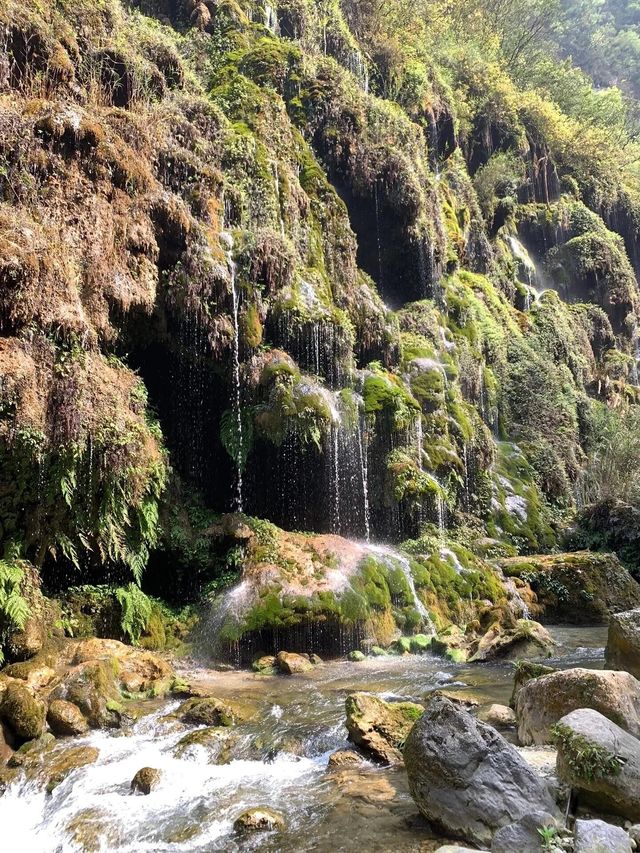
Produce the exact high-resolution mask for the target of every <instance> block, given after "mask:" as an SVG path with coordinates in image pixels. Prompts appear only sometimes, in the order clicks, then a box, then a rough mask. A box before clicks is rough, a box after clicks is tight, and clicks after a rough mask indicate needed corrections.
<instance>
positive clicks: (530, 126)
mask: <svg viewBox="0 0 640 853" xmlns="http://www.w3.org/2000/svg"><path fill="white" fill-rule="evenodd" d="M356 13H357V4H350V3H348V2H345V3H343V4H342V5H341V4H339V3H338V2H335V0H331V2H324V3H322V4H321V3H314V2H311V0H286V2H283V3H281V4H280V5H279V6H278V7H277V8H271V7H268V6H266V7H265V6H262V5H261V4H258V3H253V2H221V3H215V4H214V3H211V2H208V0H207V2H202V3H196V2H195V0H189V2H180V0H174V2H167V3H151V2H145V3H130V4H128V3H124V2H119V0H100V2H89V0H81V2H75V3H70V2H66V0H65V1H64V2H58V3H53V2H48V0H44V2H37V3H36V2H31V0H27V2H21V3H14V2H11V0H9V2H7V0H4V2H3V3H1V4H0V23H1V33H2V40H1V47H2V54H1V56H0V90H1V94H0V123H1V131H0V199H1V204H0V367H1V370H0V374H1V381H0V524H1V527H0V536H1V538H2V540H3V542H4V543H5V544H7V543H9V542H11V543H13V544H14V545H17V546H19V548H20V551H21V553H22V554H23V556H24V557H26V558H28V559H29V560H31V561H32V562H34V563H35V564H37V565H38V566H39V567H43V566H44V567H45V569H46V571H48V572H49V573H50V574H51V576H57V577H60V576H62V575H64V574H65V573H66V574H67V575H70V576H71V577H74V578H76V579H85V578H87V577H91V578H96V577H102V576H103V575H106V576H113V573H115V576H123V575H126V574H127V573H128V572H129V571H131V570H132V571H133V572H134V574H135V575H136V576H139V575H140V573H141V572H142V570H143V569H144V567H145V565H146V562H147V559H148V555H149V551H150V550H153V549H154V548H156V547H157V545H158V537H159V533H160V529H159V516H160V514H161V504H162V501H163V500H165V503H166V504H170V508H168V509H167V508H165V511H164V513H163V516H164V517H165V519H166V523H165V527H164V536H163V542H164V545H163V547H164V548H168V547H169V545H167V541H168V540H171V542H170V547H171V548H177V547H178V546H177V545H176V544H175V541H174V540H175V538H176V537H175V536H173V534H172V532H171V531H172V529H173V528H175V526H176V524H177V522H176V521H175V519H176V518H180V517H181V512H182V510H181V501H183V500H184V497H185V495H189V496H192V495H193V494H194V493H198V494H199V495H200V499H201V500H202V502H203V503H204V504H205V505H206V506H207V507H209V508H211V509H212V510H214V511H217V512H221V511H226V510H229V509H232V508H241V509H243V510H245V511H246V512H247V513H249V514H251V515H255V516H260V517H264V518H268V519H270V520H271V521H273V522H275V523H277V524H279V525H280V526H282V527H285V528H287V529H290V530H293V529H309V530H314V531H316V532H321V533H322V532H333V533H340V534H343V535H346V536H352V537H356V538H364V537H365V536H371V537H372V538H384V539H395V540H404V539H408V538H412V539H418V538H419V537H420V536H421V535H424V534H425V533H426V534H431V535H432V536H433V537H435V538H437V537H440V538H441V539H442V538H443V536H444V530H445V528H450V529H451V531H457V533H456V534H455V535H460V536H462V537H463V538H464V539H465V541H467V542H476V543H477V547H478V549H481V548H482V547H495V548H498V549H499V548H500V547H502V549H503V550H505V549H506V550H507V551H508V552H510V553H514V552H516V551H522V552H529V551H536V550H547V549H549V548H550V547H552V546H553V545H554V543H555V541H556V532H557V531H556V529H555V525H554V524H552V520H553V518H554V516H555V515H557V513H558V510H559V509H562V510H564V509H566V508H567V507H570V506H571V504H572V501H573V487H574V484H575V482H576V480H577V479H578V477H579V474H580V470H581V466H582V465H583V464H584V447H585V441H586V439H587V437H588V435H589V430H590V418H591V413H592V408H593V402H592V400H593V398H599V399H601V400H604V401H606V402H610V403H619V402H621V401H635V400H636V399H637V394H638V389H637V388H636V386H635V376H636V372H635V346H636V337H637V322H638V317H639V316H640V301H639V298H638V289H637V283H636V267H637V258H636V245H637V227H638V226H637V222H638V221H640V220H639V219H638V215H637V212H636V208H635V207H634V201H633V198H634V194H633V191H632V190H631V189H630V187H629V184H628V182H627V181H626V178H624V176H623V177H622V178H621V177H620V175H619V173H618V172H616V171H615V169H611V168H610V165H609V163H610V159H611V157H612V156H613V155H612V154H611V150H610V149H607V151H606V152H605V153H606V155H607V156H606V157H605V156H604V155H603V154H602V150H601V148H598V146H597V145H596V142H597V143H598V145H599V146H602V145H604V144H605V142H603V138H601V136H597V139H596V137H594V136H593V133H595V132H592V138H591V141H590V143H589V144H588V145H585V144H584V143H581V142H580V134H578V133H577V130H576V121H575V119H571V118H567V117H566V116H563V114H562V113H561V112H560V110H559V108H558V107H557V106H555V105H554V104H553V103H551V102H550V101H545V100H544V99H543V98H542V97H541V96H540V95H539V94H534V93H532V92H519V91H518V90H517V88H516V86H515V85H514V84H513V83H512V82H511V81H510V80H509V78H508V77H507V76H506V74H505V73H504V72H502V71H500V69H497V68H496V67H494V66H493V65H491V64H490V63H487V64H486V65H482V63H480V62H478V61H475V62H474V61H472V60H471V59H466V60H465V59H464V58H463V57H461V56H459V55H456V56H455V59H452V60H451V62H450V63H449V66H448V67H446V68H445V67H444V66H439V65H438V63H437V62H436V61H435V60H434V61H433V62H432V63H431V64H429V62H428V61H427V59H428V57H426V56H424V55H420V53H419V51H418V50H417V48H415V45H416V44H418V41H419V33H418V35H416V34H415V32H414V31H413V30H408V32H407V44H408V45H409V47H408V48H407V56H404V57H401V59H396V61H395V62H394V63H392V62H391V60H390V59H389V56H386V55H385V52H384V50H383V47H384V44H383V43H382V42H376V36H375V33H372V31H371V29H370V28H369V29H367V27H366V26H364V25H363V23H362V21H360V20H358V19H357V14H356ZM356 33H360V39H358V37H356ZM411 39H414V42H411ZM412 45H413V46H412ZM409 48H410V49H409ZM414 48H415V50H414ZM412 51H413V53H412ZM383 96H384V97H383ZM578 130H579V128H578ZM591 143H593V144H591ZM543 291H544V292H543ZM170 472H171V481H172V484H173V485H172V486H171V488H170V489H168V490H167V488H166V485H167V480H168V476H169V473H170ZM178 481H179V483H180V485H179V487H178V486H177V485H176V483H178ZM172 536H173V539H172ZM491 539H493V540H496V542H495V543H494V544H493V546H483V545H482V543H483V542H485V543H486V542H487V541H488V540H491ZM498 543H502V545H501V546H500V545H498ZM182 558H184V559H185V560H187V557H185V556H184V549H183V551H182V552H181V559H182ZM156 561H157V562H158V564H159V565H162V564H163V561H162V558H161V557H156ZM187 561H188V560H187ZM74 566H75V569H74V568H73V567H74Z"/></svg>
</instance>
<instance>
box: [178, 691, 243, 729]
mask: <svg viewBox="0 0 640 853" xmlns="http://www.w3.org/2000/svg"><path fill="white" fill-rule="evenodd" d="M175 715H176V716H177V717H178V719H179V720H182V722H183V723H187V724H188V725H192V726H209V727H212V726H232V725H234V723H235V718H234V715H233V711H232V710H231V708H229V706H228V705H225V703H224V702H223V701H222V700H221V699H216V698H215V697H213V696H208V697H206V698H203V699H202V698H194V699H188V700H187V701H186V702H183V703H182V705H180V707H179V708H178V710H177V711H176V712H175Z"/></svg>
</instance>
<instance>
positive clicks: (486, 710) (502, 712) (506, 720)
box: [476, 703, 516, 729]
mask: <svg viewBox="0 0 640 853" xmlns="http://www.w3.org/2000/svg"><path fill="white" fill-rule="evenodd" d="M476 718H477V719H478V720H480V722H481V723H486V724H487V725H488V726H493V727H494V729H508V728H511V727H513V726H515V724H516V715H515V713H514V711H513V710H512V709H511V708H509V707H508V706H507V705H498V704H496V703H494V704H493V705H483V706H482V707H481V708H480V709H479V710H478V713H477V714H476Z"/></svg>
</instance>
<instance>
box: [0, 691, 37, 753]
mask: <svg viewBox="0 0 640 853" xmlns="http://www.w3.org/2000/svg"><path fill="white" fill-rule="evenodd" d="M45 715H46V706H45V704H44V702H43V701H42V700H41V699H38V698H37V697H35V696H34V695H33V693H31V692H30V690H29V689H28V688H27V687H26V686H25V685H24V684H22V683H21V682H20V681H13V680H12V681H10V682H9V683H8V684H7V685H6V689H5V690H4V691H3V693H2V702H1V704H0V719H2V720H3V721H4V722H5V723H6V724H7V726H8V727H9V729H10V730H11V732H12V733H13V734H14V735H15V736H16V737H17V738H20V739H21V740H33V738H37V737H40V735H41V734H42V733H43V731H44V720H45Z"/></svg>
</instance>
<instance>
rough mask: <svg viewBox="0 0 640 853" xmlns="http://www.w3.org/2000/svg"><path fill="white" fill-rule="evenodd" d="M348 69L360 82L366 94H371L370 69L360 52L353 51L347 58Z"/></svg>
mask: <svg viewBox="0 0 640 853" xmlns="http://www.w3.org/2000/svg"><path fill="white" fill-rule="evenodd" d="M347 67H348V69H349V71H350V72H351V73H352V74H353V76H354V77H355V78H356V80H357V81H358V85H359V86H360V88H361V89H362V91H363V92H364V93H365V94H368V93H369V69H368V68H367V63H366V62H365V61H364V59H363V58H362V54H361V53H360V51H359V50H352V51H351V52H350V53H349V55H348V57H347Z"/></svg>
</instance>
